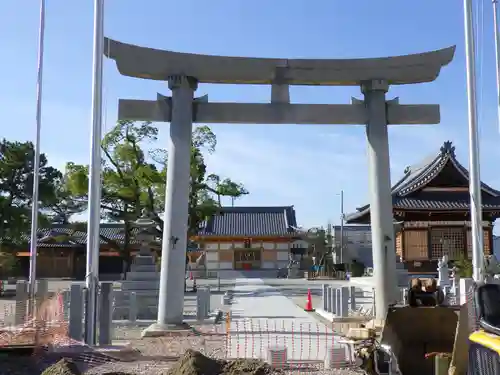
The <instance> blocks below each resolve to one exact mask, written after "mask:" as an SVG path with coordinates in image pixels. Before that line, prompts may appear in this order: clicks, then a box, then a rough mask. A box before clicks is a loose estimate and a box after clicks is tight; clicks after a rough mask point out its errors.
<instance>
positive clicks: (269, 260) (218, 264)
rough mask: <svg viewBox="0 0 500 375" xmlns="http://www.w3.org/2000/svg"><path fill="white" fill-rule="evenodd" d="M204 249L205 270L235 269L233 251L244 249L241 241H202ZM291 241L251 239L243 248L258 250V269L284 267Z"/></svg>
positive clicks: (286, 263) (286, 262)
mask: <svg viewBox="0 0 500 375" xmlns="http://www.w3.org/2000/svg"><path fill="white" fill-rule="evenodd" d="M202 246H203V248H204V250H205V251H206V262H205V265H206V267H207V270H209V271H210V270H218V269H220V270H232V269H235V253H237V252H238V251H242V250H244V249H245V244H244V242H243V241H240V240H236V241H228V240H223V241H222V240H221V241H217V240H215V241H210V240H207V241H205V242H204V243H203V245H202ZM291 247H292V243H291V242H289V241H287V242H283V241H262V240H259V241H256V240H252V243H251V247H250V248H248V249H245V250H248V251H249V252H250V251H255V252H259V254H260V261H258V262H256V263H259V268H260V269H278V268H282V267H286V266H287V265H288V261H289V254H290V248H291Z"/></svg>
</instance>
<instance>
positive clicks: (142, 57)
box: [105, 39, 455, 336]
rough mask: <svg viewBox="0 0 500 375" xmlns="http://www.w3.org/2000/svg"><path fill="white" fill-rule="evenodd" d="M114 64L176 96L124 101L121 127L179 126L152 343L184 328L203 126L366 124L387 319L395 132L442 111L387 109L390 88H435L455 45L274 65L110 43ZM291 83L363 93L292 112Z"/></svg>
mask: <svg viewBox="0 0 500 375" xmlns="http://www.w3.org/2000/svg"><path fill="white" fill-rule="evenodd" d="M105 45H106V46H107V51H106V56H107V57H109V58H111V59H113V60H115V61H116V65H117V68H118V70H119V72H120V73H121V74H122V75H125V76H129V77H136V78H143V79H151V80H157V81H167V82H168V85H169V88H170V89H171V90H172V97H166V96H162V95H159V94H158V97H157V99H156V100H151V101H149V100H128V99H125V100H124V99H121V100H120V101H119V114H118V117H119V119H127V120H137V121H154V122H170V139H169V146H168V147H169V159H168V172H167V191H166V206H165V217H164V220H165V223H164V232H163V243H162V259H161V280H160V297H159V306H158V321H157V323H156V324H154V325H153V326H151V327H149V328H148V329H146V331H145V332H144V334H145V335H149V336H153V335H162V334H163V333H164V332H165V331H168V330H169V329H172V328H173V327H176V326H179V325H182V321H183V303H184V295H183V285H184V277H185V274H184V263H185V251H186V240H187V223H188V198H189V180H190V176H189V174H190V166H189V165H190V155H191V151H190V150H191V132H192V127H193V122H195V123H205V124H210V123H227V124H243V123H245V124H325V125H331V124H342V125H366V136H367V141H368V162H369V163H368V164H369V191H370V205H371V208H370V212H371V228H372V241H373V262H374V265H375V266H374V273H375V288H376V294H375V303H376V317H377V319H385V316H386V313H387V308H388V304H389V303H390V302H391V301H392V300H393V298H394V296H395V286H396V285H397V283H396V254H395V248H394V228H393V215H392V198H391V181H390V164H389V141H388V134H387V125H388V124H394V125H396V124H437V123H439V121H440V112H439V105H401V104H399V100H398V99H394V100H391V101H386V93H387V91H388V90H389V86H390V85H406V84H415V83H423V82H431V81H434V80H435V79H436V78H437V77H438V75H439V72H440V70H441V68H442V67H443V66H445V65H447V64H448V63H450V62H451V61H452V59H453V56H454V52H455V47H450V48H446V49H442V50H438V51H432V52H427V53H422V54H415V55H406V56H397V57H387V58H371V59H342V60H341V59H269V58H244V57H226V56H209V55H196V54H189V53H177V52H171V51H163V50H157V49H152V48H146V47H140V46H135V45H131V44H126V43H121V42H118V41H115V40H111V39H107V40H106V44H105ZM198 83H218V84H262V85H270V86H271V103H268V104H255V103H210V102H208V98H207V97H206V96H205V97H201V98H194V91H195V90H196V88H197V84H198ZM289 85H311V86H313V85H318V86H360V87H361V92H362V93H363V95H364V100H358V99H352V103H351V104H291V103H290V95H289Z"/></svg>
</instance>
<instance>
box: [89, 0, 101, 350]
mask: <svg viewBox="0 0 500 375" xmlns="http://www.w3.org/2000/svg"><path fill="white" fill-rule="evenodd" d="M103 59H104V0H94V52H93V67H92V120H91V124H92V125H91V126H92V127H91V135H90V165H89V198H88V200H89V208H88V221H87V273H86V277H85V281H86V286H87V309H86V315H85V342H86V343H87V344H88V345H95V344H96V321H97V316H96V312H97V295H98V287H99V247H100V246H99V245H100V237H99V229H100V221H101V215H100V214H101V138H102V135H101V132H102V80H103Z"/></svg>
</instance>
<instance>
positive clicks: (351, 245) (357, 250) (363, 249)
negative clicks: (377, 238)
mask: <svg viewBox="0 0 500 375" xmlns="http://www.w3.org/2000/svg"><path fill="white" fill-rule="evenodd" d="M342 232H343V241H342V244H343V247H344V254H343V258H344V259H343V261H344V262H348V261H352V260H353V259H356V260H357V261H359V262H362V263H363V264H364V265H365V266H366V267H373V256H372V234H371V229H370V226H369V225H344V228H343V230H342ZM340 233H341V230H340V225H335V226H334V227H333V228H332V235H333V243H334V246H335V249H337V250H336V253H337V261H338V262H340V254H339V253H340V250H339V249H340V246H341V241H340V238H341V235H340Z"/></svg>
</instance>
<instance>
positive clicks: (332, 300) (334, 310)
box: [330, 288, 339, 315]
mask: <svg viewBox="0 0 500 375" xmlns="http://www.w3.org/2000/svg"><path fill="white" fill-rule="evenodd" d="M331 290H332V292H331V294H330V304H331V311H330V312H331V313H332V314H333V315H336V314H337V294H338V292H339V291H338V290H337V288H331Z"/></svg>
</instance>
